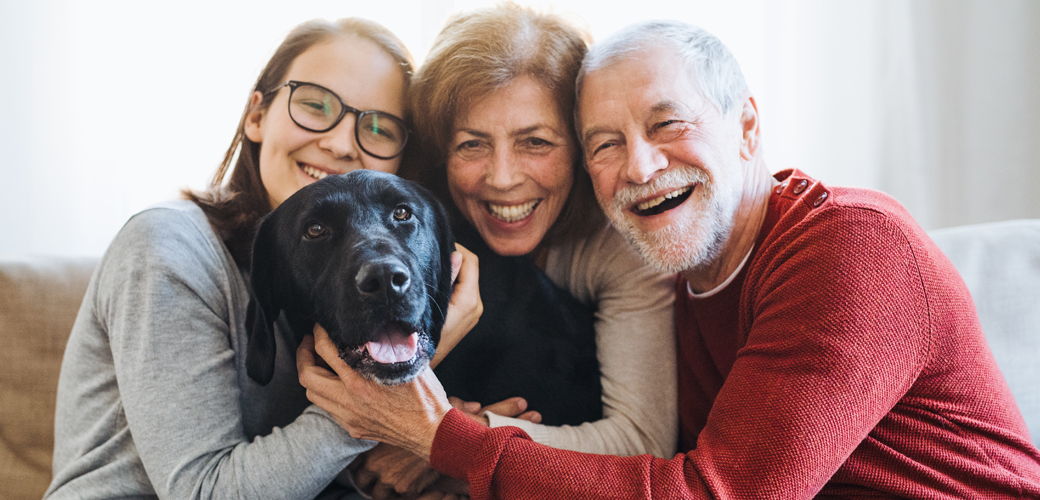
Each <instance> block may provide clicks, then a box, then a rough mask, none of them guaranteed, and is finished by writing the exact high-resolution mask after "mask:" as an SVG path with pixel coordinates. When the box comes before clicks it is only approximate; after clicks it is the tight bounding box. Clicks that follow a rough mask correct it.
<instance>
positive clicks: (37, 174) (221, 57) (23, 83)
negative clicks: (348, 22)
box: [0, 0, 1040, 255]
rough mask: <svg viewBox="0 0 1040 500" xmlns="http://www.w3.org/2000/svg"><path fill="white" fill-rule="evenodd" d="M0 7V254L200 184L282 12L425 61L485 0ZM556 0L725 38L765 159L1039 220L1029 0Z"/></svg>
mask: <svg viewBox="0 0 1040 500" xmlns="http://www.w3.org/2000/svg"><path fill="white" fill-rule="evenodd" d="M0 1H3V2H6V3H0V68H2V70H0V71H2V72H3V73H2V77H0V254H3V253H37V254H40V253H42V254H59V255H100V253H101V252H103V251H104V248H105V247H106V246H107V244H108V242H109V241H110V240H111V239H112V237H113V236H114V234H115V232H116V231H118V229H119V227H120V226H121V225H122V224H123V222H124V221H125V220H126V219H127V218H128V217H129V216H130V215H132V214H133V213H134V212H136V211H138V210H140V209H142V208H144V207H146V206H148V205H150V204H152V203H154V202H157V201H161V200H164V199H169V198H173V197H176V196H177V193H178V190H179V189H180V188H182V187H185V186H190V187H195V188H200V187H203V186H204V185H205V184H206V183H207V181H208V179H209V176H210V175H211V173H212V172H213V170H214V169H215V168H216V166H217V164H218V163H219V161H220V159H221V158H222V155H223V153H224V150H225V149H226V148H227V145H228V143H229V141H230V140H231V134H232V133H233V132H234V128H235V126H236V125H237V121H238V118H239V115H240V113H241V111H242V106H243V105H244V104H245V100H246V98H247V97H248V93H249V89H250V88H251V85H252V83H253V82H254V81H255V78H256V75H257V73H258V72H259V70H260V69H261V67H262V65H263V64H264V63H265V62H266V60H267V58H268V57H269V56H270V53H271V52H272V51H273V49H274V48H275V46H276V45H277V44H278V42H279V41H280V40H281V38H282V37H283V36H284V35H285V33H286V32H288V30H289V29H291V28H292V27H293V26H294V25H295V24H297V23H299V22H302V21H304V20H307V19H311V18H314V17H327V18H337V17H344V16H350V15H361V16H365V17H369V18H372V19H374V20H376V21H379V22H381V23H383V24H384V25H386V26H387V27H388V28H390V29H391V30H392V31H394V32H395V33H397V34H398V35H399V36H401V38H402V39H403V40H404V41H405V43H406V44H407V45H408V46H409V48H410V49H411V50H412V51H413V53H414V54H415V56H416V57H417V58H418V59H420V60H421V58H422V56H423V55H424V54H425V51H426V48H427V46H428V44H429V42H430V40H431V39H432V38H433V36H434V35H435V34H436V32H437V31H438V30H439V28H440V26H441V24H442V23H443V21H444V19H445V18H446V17H447V15H448V14H449V13H450V12H453V11H455V10H456V9H459V8H466V7H471V6H475V5H483V4H487V3H491V2H487V1H484V0H459V1H452V0H437V1H419V0H400V1H394V2H372V1H342V0H340V1H324V2H319V1H284V0H282V1H270V0H262V1H260V0H254V1H248V2H247V1H234V2H221V1H214V0H210V1H206V2H203V1H199V0H185V1H180V2H138V1H130V0H108V1H96V2H78V1H73V0H39V1H37V2H33V3H30V2H24V3H15V2H12V1H11V0H0ZM535 3H536V4H540V5H545V2H542V3H538V2H535ZM554 4H555V6H557V7H558V8H560V9H562V10H569V11H573V12H576V13H578V14H580V15H581V16H582V17H583V18H584V19H585V20H586V21H587V22H588V23H589V25H590V26H591V28H592V30H593V33H594V34H595V35H596V37H597V38H602V37H604V36H606V35H608V34H610V33H611V32H613V31H615V30H617V29H619V28H621V27H623V26H625V25H627V24H629V23H631V22H634V21H636V20H641V19H650V18H674V19H681V20H685V21H689V22H692V23H694V24H697V25H700V26H702V27H704V28H706V29H708V30H709V31H711V32H713V33H715V34H716V35H717V36H719V37H720V38H721V39H722V40H723V41H724V42H725V43H726V44H727V45H728V46H729V47H730V49H731V50H732V51H733V52H734V54H735V55H736V57H737V59H738V60H739V61H740V62H741V65H742V67H743V70H744V73H745V77H746V78H747V81H748V84H749V86H750V87H751V90H752V92H754V94H755V95H756V97H757V99H758V104H759V110H760V112H761V114H762V116H763V119H762V122H763V133H764V136H765V138H764V141H765V148H766V155H767V159H768V162H769V165H770V168H771V169H773V170H780V169H782V168H789V167H798V168H801V169H802V170H805V171H806V172H808V173H809V174H811V175H814V176H817V177H819V178H822V179H824V180H825V181H827V182H829V183H831V184H836V185H837V184H843V185H858V186H865V187H871V188H875V189H882V190H884V191H886V192H889V193H890V194H892V195H894V196H896V197H897V199H899V200H900V201H901V202H902V203H904V204H905V205H907V207H908V208H909V209H910V210H911V213H913V214H914V215H915V217H917V218H918V220H919V221H920V222H921V223H922V225H924V226H925V227H942V226H949V225H956V224H964V223H972V222H983V221H987V220H999V219H1008V218H1020V217H1035V218H1040V196H1036V192H1037V191H1040V161H1038V160H1037V158H1038V157H1040V140H1038V138H1040V118H1038V117H1040V55H1038V51H1040V35H1036V34H1034V32H1035V31H1037V30H1035V26H1037V25H1038V24H1040V2H1032V1H1030V0H1021V1H1012V0H999V1H995V2H989V1H985V0H963V1H947V0H932V1H925V0H919V1H899V0H887V1H864V0H861V1H847V2H826V1H821V0H817V1H809V0H776V1H765V0H759V1H729V2H716V1H707V0H694V1H681V2H653V1H631V0H628V1H625V2H615V1H588V0H586V1H577V0H571V1H561V2H554Z"/></svg>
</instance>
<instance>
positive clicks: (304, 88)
mask: <svg viewBox="0 0 1040 500" xmlns="http://www.w3.org/2000/svg"><path fill="white" fill-rule="evenodd" d="M282 87H289V118H291V119H292V121H293V123H295V124H296V125H299V126H300V128H302V129H304V130H309V131H311V132H317V133H322V132H328V131H329V130H332V129H333V128H336V125H339V122H340V121H341V120H343V117H344V116H345V115H346V114H347V113H354V114H355V115H356V116H357V121H356V122H355V123H354V138H355V139H357V143H358V145H359V146H361V150H362V151H364V152H365V153H367V154H369V155H370V156H374V157H376V158H379V159H381V160H389V159H390V158H393V157H395V156H397V155H399V154H401V152H402V151H404V146H405V144H407V143H408V128H407V127H405V124H404V120H402V119H400V118H398V117H396V116H394V115H392V114H390V113H385V112H383V111H374V110H369V111H361V110H360V109H357V108H354V107H351V106H347V104H346V103H344V102H343V99H340V98H339V96H338V95H336V93H335V92H333V91H331V90H329V89H327V88H325V87H322V86H321V85H316V84H313V83H307V82H298V81H296V80H289V81H288V82H285V83H284V84H282V85H279V86H277V87H275V88H273V89H271V90H269V91H268V94H273V93H275V92H278V91H279V90H281V89H282Z"/></svg>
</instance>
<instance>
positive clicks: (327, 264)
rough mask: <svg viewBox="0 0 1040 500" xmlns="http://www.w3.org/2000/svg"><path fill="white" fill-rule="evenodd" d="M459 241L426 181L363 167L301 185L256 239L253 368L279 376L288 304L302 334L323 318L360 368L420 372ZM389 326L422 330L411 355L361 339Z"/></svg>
mask: <svg viewBox="0 0 1040 500" xmlns="http://www.w3.org/2000/svg"><path fill="white" fill-rule="evenodd" d="M395 211H397V216H396V217H395ZM318 229H320V230H318ZM308 231H310V232H311V233H310V234H308ZM454 249H455V245H454V238H453V237H452V234H451V228H450V225H449V223H448V219H447V216H446V214H445V212H444V208H443V207H442V206H441V205H440V203H439V202H437V201H436V199H435V198H434V197H433V195H432V194H431V193H430V192H429V191H427V190H426V189H424V188H422V187H421V186H419V185H418V184H415V183H412V182H408V181H405V180H403V179H401V178H399V177H397V176H394V175H391V174H386V173H382V172H376V171H371V170H356V171H353V172H350V173H348V174H345V175H337V176H329V177H328V178H326V179H323V180H322V181H320V182H316V183H314V184H311V185H308V186H305V187H304V188H302V189H300V190H299V191H297V192H296V193H295V194H293V195H292V196H290V197H289V198H288V199H287V200H285V202H283V203H282V204H281V205H280V206H279V207H278V208H277V209H276V210H274V211H273V212H271V214H270V215H268V216H267V217H266V218H265V219H264V220H263V222H262V223H261V224H260V229H259V230H258V232H257V235H256V239H255V241H254V244H253V260H252V271H251V282H252V288H253V297H252V300H251V301H250V303H249V310H248V317H247V325H249V328H250V334H249V346H248V350H247V353H246V369H247V372H248V374H249V376H250V377H251V378H252V379H253V380H256V381H257V382H259V383H261V384H267V383H268V382H270V380H271V377H272V375H273V371H274V360H275V334H274V321H275V320H276V318H277V317H278V314H279V312H280V311H283V310H284V311H285V316H286V320H287V321H288V322H289V326H290V328H291V329H292V331H293V332H294V334H295V336H296V339H295V340H296V344H298V343H299V340H300V339H301V338H302V336H303V335H306V334H309V333H310V332H311V330H312V329H313V327H314V324H315V323H318V324H320V325H322V327H324V328H325V330H326V331H328V332H329V337H330V338H331V339H332V341H333V342H334V343H335V344H336V347H337V348H338V349H339V351H340V356H341V357H342V358H343V359H344V361H346V362H347V364H349V365H350V366H351V368H353V369H354V370H355V371H357V372H358V373H360V374H362V375H365V376H367V377H369V378H372V379H374V380H376V381H379V382H381V383H384V384H394V383H399V382H405V381H407V380H411V379H412V378H413V377H414V376H415V375H416V374H418V373H419V372H420V371H421V370H422V369H424V368H425V367H426V365H427V364H428V362H429V360H430V358H431V357H432V356H433V352H434V346H435V345H436V344H437V342H438V341H439V340H440V333H441V327H442V326H443V325H444V314H445V312H446V311H447V307H448V300H449V299H450V297H451V252H452V251H453V250H454ZM388 328H390V329H394V328H396V329H398V330H399V331H404V332H406V334H407V333H410V332H412V331H416V332H419V350H418V353H417V354H416V355H415V356H414V357H413V359H412V360H411V361H409V362H401V363H389V364H384V363H378V362H376V361H374V360H373V359H371V357H369V356H367V355H366V353H365V352H364V351H362V350H361V349H360V348H361V347H362V346H364V345H365V343H366V342H368V341H369V340H372V339H374V338H375V337H376V336H377V335H379V334H380V333H381V332H385V331H386V330H387V329H388Z"/></svg>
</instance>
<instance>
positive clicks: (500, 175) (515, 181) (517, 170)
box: [485, 149, 523, 191]
mask: <svg viewBox="0 0 1040 500" xmlns="http://www.w3.org/2000/svg"><path fill="white" fill-rule="evenodd" d="M518 160H519V158H517V157H516V155H514V154H512V153H511V152H509V151H502V150H500V149H495V152H494V154H493V155H492V157H491V162H490V165H489V166H488V172H487V175H486V177H485V182H487V183H488V185H490V186H491V187H493V188H495V189H498V190H500V191H508V190H510V189H512V188H514V187H516V186H518V185H519V184H520V183H522V182H523V173H522V167H521V165H520V163H519V161H518Z"/></svg>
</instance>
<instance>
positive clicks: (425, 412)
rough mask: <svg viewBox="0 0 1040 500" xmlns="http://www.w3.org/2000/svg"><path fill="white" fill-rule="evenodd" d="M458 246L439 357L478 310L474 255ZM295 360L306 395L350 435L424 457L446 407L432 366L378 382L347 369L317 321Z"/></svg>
mask: <svg viewBox="0 0 1040 500" xmlns="http://www.w3.org/2000/svg"><path fill="white" fill-rule="evenodd" d="M457 248H458V249H459V252H462V255H461V257H462V258H461V262H459V261H460V259H459V257H456V256H455V255H454V254H453V255H452V273H453V274H455V275H456V282H455V289H454V291H453V293H452V296H451V300H450V302H449V307H448V312H447V318H446V320H445V327H444V328H443V329H442V330H441V344H440V345H441V346H442V348H441V349H438V351H441V352H442V354H441V355H440V356H439V357H438V358H437V360H438V361H439V360H440V359H441V358H443V357H444V355H445V354H447V351H448V350H450V347H453V346H454V345H456V344H458V342H459V341H460V340H462V338H463V337H465V334H466V333H468V332H469V330H470V329H471V328H473V325H475V324H476V322H477V320H478V319H479V318H480V314H481V312H482V311H483V305H482V304H481V302H480V292H479V289H478V278H479V270H478V263H477V258H476V256H475V255H473V254H472V253H470V252H469V251H468V250H465V249H464V248H462V247H457ZM456 263H458V264H456ZM456 268H457V269H458V270H457V271H456ZM319 361H323V362H324V363H321V364H319ZM296 363H297V369H298V371H299V377H300V384H301V385H303V386H304V387H305V388H306V389H307V398H308V399H309V400H310V401H311V402H313V403H314V404H317V405H318V406H320V407H321V408H323V409H324V410H325V411H327V412H329V414H331V415H332V416H333V418H335V419H336V421H337V422H339V424H340V425H341V426H343V428H344V429H346V430H347V431H348V432H350V434H351V435H352V436H354V437H356V438H360V439H371V440H374V441H380V442H383V443H387V444H390V445H393V446H396V447H398V448H403V449H405V450H408V451H410V452H412V453H413V454H415V455H418V456H419V457H422V458H423V459H424V460H426V461H427V462H428V461H429V459H430V447H431V446H432V445H433V435H434V433H436V431H437V426H438V425H440V421H441V419H443V418H444V415H445V414H446V413H447V412H448V410H449V409H451V404H450V403H449V402H448V398H447V395H446V394H445V393H444V389H443V388H442V387H441V384H440V382H439V381H438V380H437V377H436V376H434V374H433V371H431V370H429V369H426V370H423V371H422V372H421V373H420V374H419V375H418V376H417V377H416V378H415V379H414V380H412V381H411V382H408V383H402V384H397V385H391V386H387V385H380V384H378V383H376V382H373V381H371V380H370V379H367V378H365V377H362V376H360V375H358V374H357V373H356V372H354V371H353V370H351V369H350V367H349V366H348V365H347V364H346V363H345V362H344V361H343V360H342V359H341V358H340V356H339V351H338V349H337V348H336V346H335V344H334V343H333V342H332V341H331V340H330V339H329V336H328V333H327V332H326V331H325V329H324V328H322V327H321V325H315V326H314V336H313V337H312V336H309V335H308V336H306V337H304V339H303V340H302V341H301V342H300V347H299V349H297V351H296ZM323 365H324V366H323ZM330 368H331V371H330ZM371 402H376V404H371ZM387 423H392V424H393V425H386V424H387ZM394 429H403V430H405V432H397V431H395V430H394Z"/></svg>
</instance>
